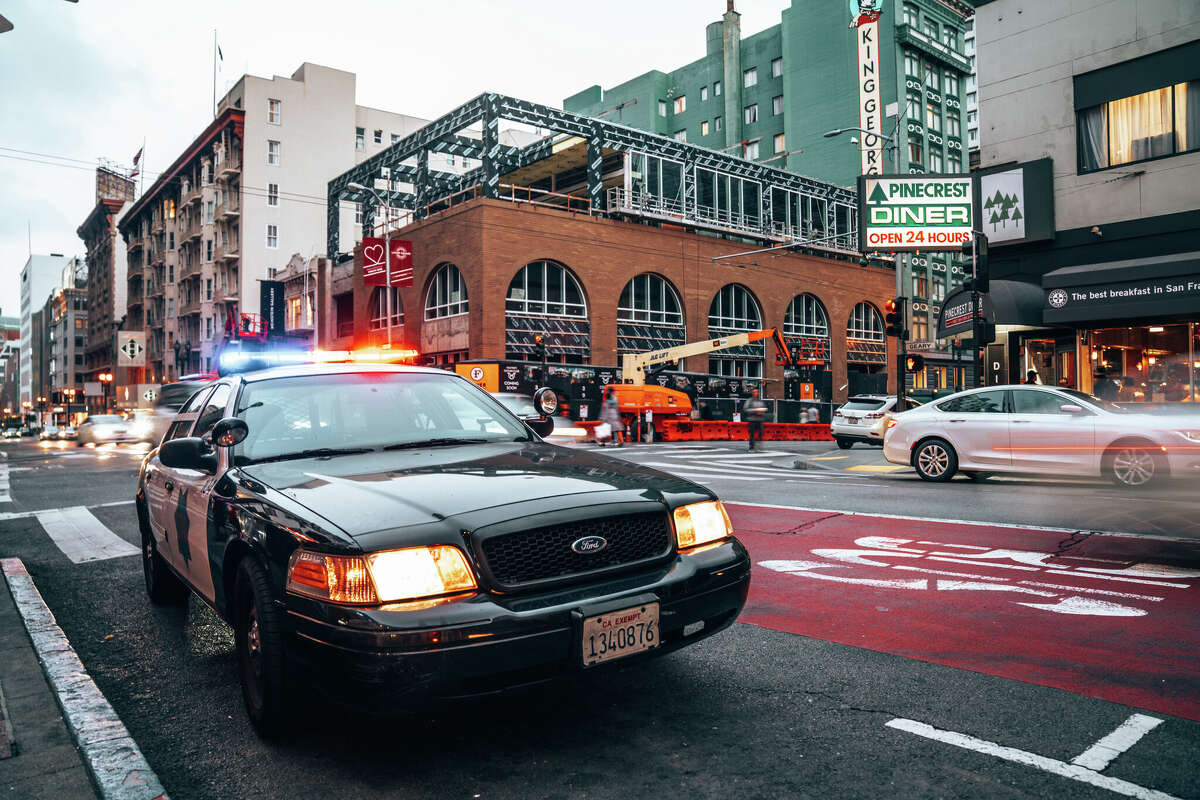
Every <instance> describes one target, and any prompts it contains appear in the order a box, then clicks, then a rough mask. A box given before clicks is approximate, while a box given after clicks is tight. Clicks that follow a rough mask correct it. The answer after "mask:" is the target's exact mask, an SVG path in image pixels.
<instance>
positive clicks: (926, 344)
mask: <svg viewBox="0 0 1200 800" xmlns="http://www.w3.org/2000/svg"><path fill="white" fill-rule="evenodd" d="M935 347H937V342H933V341H930V340H929V339H916V340H914V341H910V342H909V343H908V349H909V350H932V349H934V348H935Z"/></svg>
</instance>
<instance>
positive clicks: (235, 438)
mask: <svg viewBox="0 0 1200 800" xmlns="http://www.w3.org/2000/svg"><path fill="white" fill-rule="evenodd" d="M249 433H250V428H248V427H247V426H246V420H244V419H238V418H237V417H225V419H223V420H221V421H220V422H218V423H217V424H216V425H214V426H213V429H212V441H213V444H215V445H216V446H217V447H233V446H234V445H235V444H240V443H241V441H242V440H243V439H245V438H246V435H247V434H249Z"/></svg>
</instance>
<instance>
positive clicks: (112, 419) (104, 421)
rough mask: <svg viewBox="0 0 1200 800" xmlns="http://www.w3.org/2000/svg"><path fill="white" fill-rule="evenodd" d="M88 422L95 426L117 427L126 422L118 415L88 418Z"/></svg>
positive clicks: (101, 415)
mask: <svg viewBox="0 0 1200 800" xmlns="http://www.w3.org/2000/svg"><path fill="white" fill-rule="evenodd" d="M87 421H88V422H90V423H92V424H93V425H116V424H118V423H121V422H124V421H125V420H123V419H121V418H120V417H118V416H117V415H116V414H100V415H99V416H95V417H88V420H87Z"/></svg>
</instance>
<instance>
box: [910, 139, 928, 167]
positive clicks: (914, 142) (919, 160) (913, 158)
mask: <svg viewBox="0 0 1200 800" xmlns="http://www.w3.org/2000/svg"><path fill="white" fill-rule="evenodd" d="M908 163H910V164H919V165H922V166H924V163H925V159H924V153H923V152H922V148H921V140H920V139H909V140H908Z"/></svg>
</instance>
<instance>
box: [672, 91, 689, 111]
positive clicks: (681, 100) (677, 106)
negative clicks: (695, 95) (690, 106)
mask: <svg viewBox="0 0 1200 800" xmlns="http://www.w3.org/2000/svg"><path fill="white" fill-rule="evenodd" d="M673 108H674V111H675V113H676V114H682V113H683V112H684V111H687V95H686V94H681V95H679V97H676V98H675V100H674V101H673Z"/></svg>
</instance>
